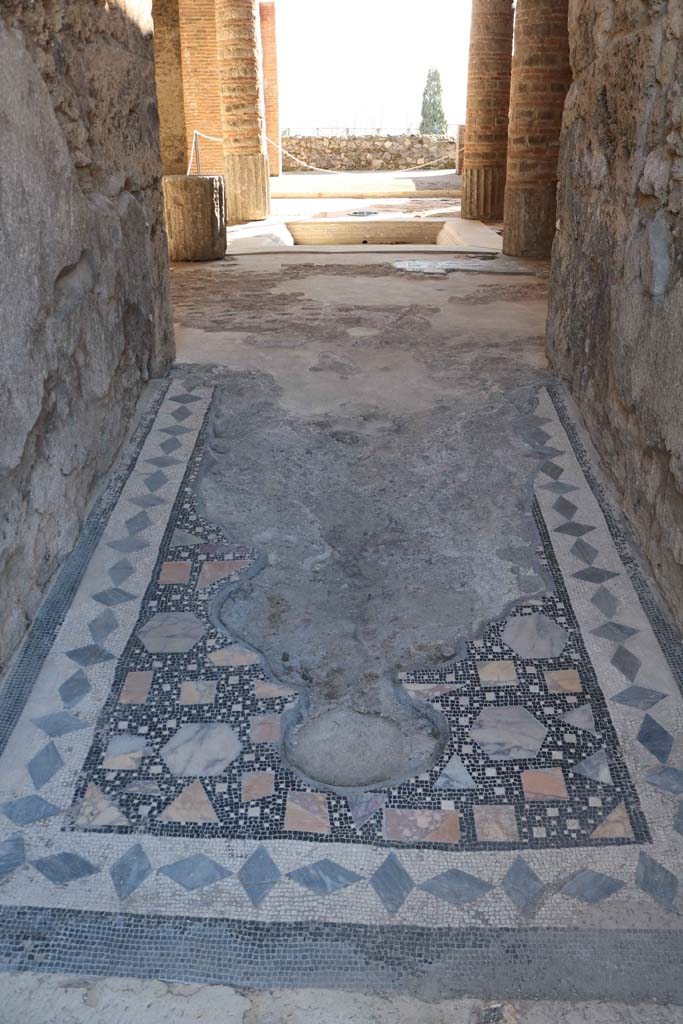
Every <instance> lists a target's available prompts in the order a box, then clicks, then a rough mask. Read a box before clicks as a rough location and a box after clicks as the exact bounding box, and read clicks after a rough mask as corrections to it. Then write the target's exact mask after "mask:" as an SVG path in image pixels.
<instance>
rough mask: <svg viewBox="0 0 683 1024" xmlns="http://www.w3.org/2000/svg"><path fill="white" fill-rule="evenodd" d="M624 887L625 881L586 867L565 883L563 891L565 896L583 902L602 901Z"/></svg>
mask: <svg viewBox="0 0 683 1024" xmlns="http://www.w3.org/2000/svg"><path fill="white" fill-rule="evenodd" d="M623 888H624V883H623V882H621V881H619V880H618V879H616V878H610V876H609V875H603V874H601V872H599V871H593V870H591V869H590V868H586V869H585V870H583V871H578V872H577V873H576V874H575V875H572V877H571V878H570V879H568V880H567V881H566V882H565V883H564V885H563V886H562V893H563V894H564V895H565V896H572V897H573V898H574V899H575V900H581V902H582V903H600V902H601V901H602V900H606V899H607V897H608V896H613V895H614V894H615V893H616V892H619V890H620V889H623Z"/></svg>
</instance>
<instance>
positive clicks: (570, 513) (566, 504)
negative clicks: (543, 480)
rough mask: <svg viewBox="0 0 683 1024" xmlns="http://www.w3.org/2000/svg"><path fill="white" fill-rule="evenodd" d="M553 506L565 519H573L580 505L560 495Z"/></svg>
mask: <svg viewBox="0 0 683 1024" xmlns="http://www.w3.org/2000/svg"><path fill="white" fill-rule="evenodd" d="M553 508H554V509H555V511H556V512H558V513H559V515H561V516H564V518H565V519H573V518H574V516H575V515H576V513H577V512H578V511H579V507H578V505H575V504H574V502H573V501H569V500H568V499H567V498H563V497H562V496H560V497H559V498H558V499H557V501H556V502H555V504H554V505H553Z"/></svg>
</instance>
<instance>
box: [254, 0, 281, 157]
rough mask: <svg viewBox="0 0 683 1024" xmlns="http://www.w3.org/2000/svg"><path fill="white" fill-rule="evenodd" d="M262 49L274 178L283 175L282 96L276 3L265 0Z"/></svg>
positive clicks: (261, 14)
mask: <svg viewBox="0 0 683 1024" xmlns="http://www.w3.org/2000/svg"><path fill="white" fill-rule="evenodd" d="M259 9H260V16H261V48H262V50H263V95H264V99H265V108H266V136H267V138H268V143H267V148H268V165H269V170H270V174H271V177H277V176H278V175H279V174H282V151H281V150H280V97H279V90H278V78H277V33H276V28H275V4H274V3H273V0H268V2H266V0H261V3H260V4H259Z"/></svg>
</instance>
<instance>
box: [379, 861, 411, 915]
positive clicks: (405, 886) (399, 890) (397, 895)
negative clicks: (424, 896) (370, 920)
mask: <svg viewBox="0 0 683 1024" xmlns="http://www.w3.org/2000/svg"><path fill="white" fill-rule="evenodd" d="M370 885H371V886H372V888H373V889H374V890H375V893H376V894H377V896H378V897H379V899H380V900H381V901H382V903H383V904H384V908H385V909H386V910H387V911H388V912H389V913H390V914H397V913H398V911H399V910H400V909H401V907H402V906H403V904H404V903H405V901H406V900H407V899H408V897H409V896H410V894H411V892H412V891H413V889H414V888H415V883H414V882H413V880H412V878H411V877H410V875H409V874H408V872H407V871H406V869H405V868H404V867H403V865H402V864H401V862H400V860H399V859H398V857H397V856H396V854H395V853H390V854H389V856H388V857H387V858H386V860H384V861H383V862H382V863H381V864H380V866H379V867H378V868H377V870H376V871H375V872H374V874H373V875H372V877H371V878H370Z"/></svg>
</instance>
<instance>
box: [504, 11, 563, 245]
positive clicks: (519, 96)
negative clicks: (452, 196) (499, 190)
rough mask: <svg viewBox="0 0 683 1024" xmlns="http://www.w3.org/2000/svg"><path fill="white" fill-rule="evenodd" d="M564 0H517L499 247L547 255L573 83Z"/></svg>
mask: <svg viewBox="0 0 683 1024" xmlns="http://www.w3.org/2000/svg"><path fill="white" fill-rule="evenodd" d="M568 6H569V5H568V0H517V13H516V15H515V54H514V58H513V62H512V88H511V92H510V136H509V139H508V164H507V183H506V187H505V228H504V231H503V252H504V253H506V254H507V255H508V256H550V251H551V249H552V244H553V238H554V237H555V217H556V207H557V160H558V156H559V151H560V131H561V128H562V113H563V111H564V101H565V99H566V96H567V90H568V89H569V85H570V83H571V68H570V65H569V28H568V18H569V14H568Z"/></svg>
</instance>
